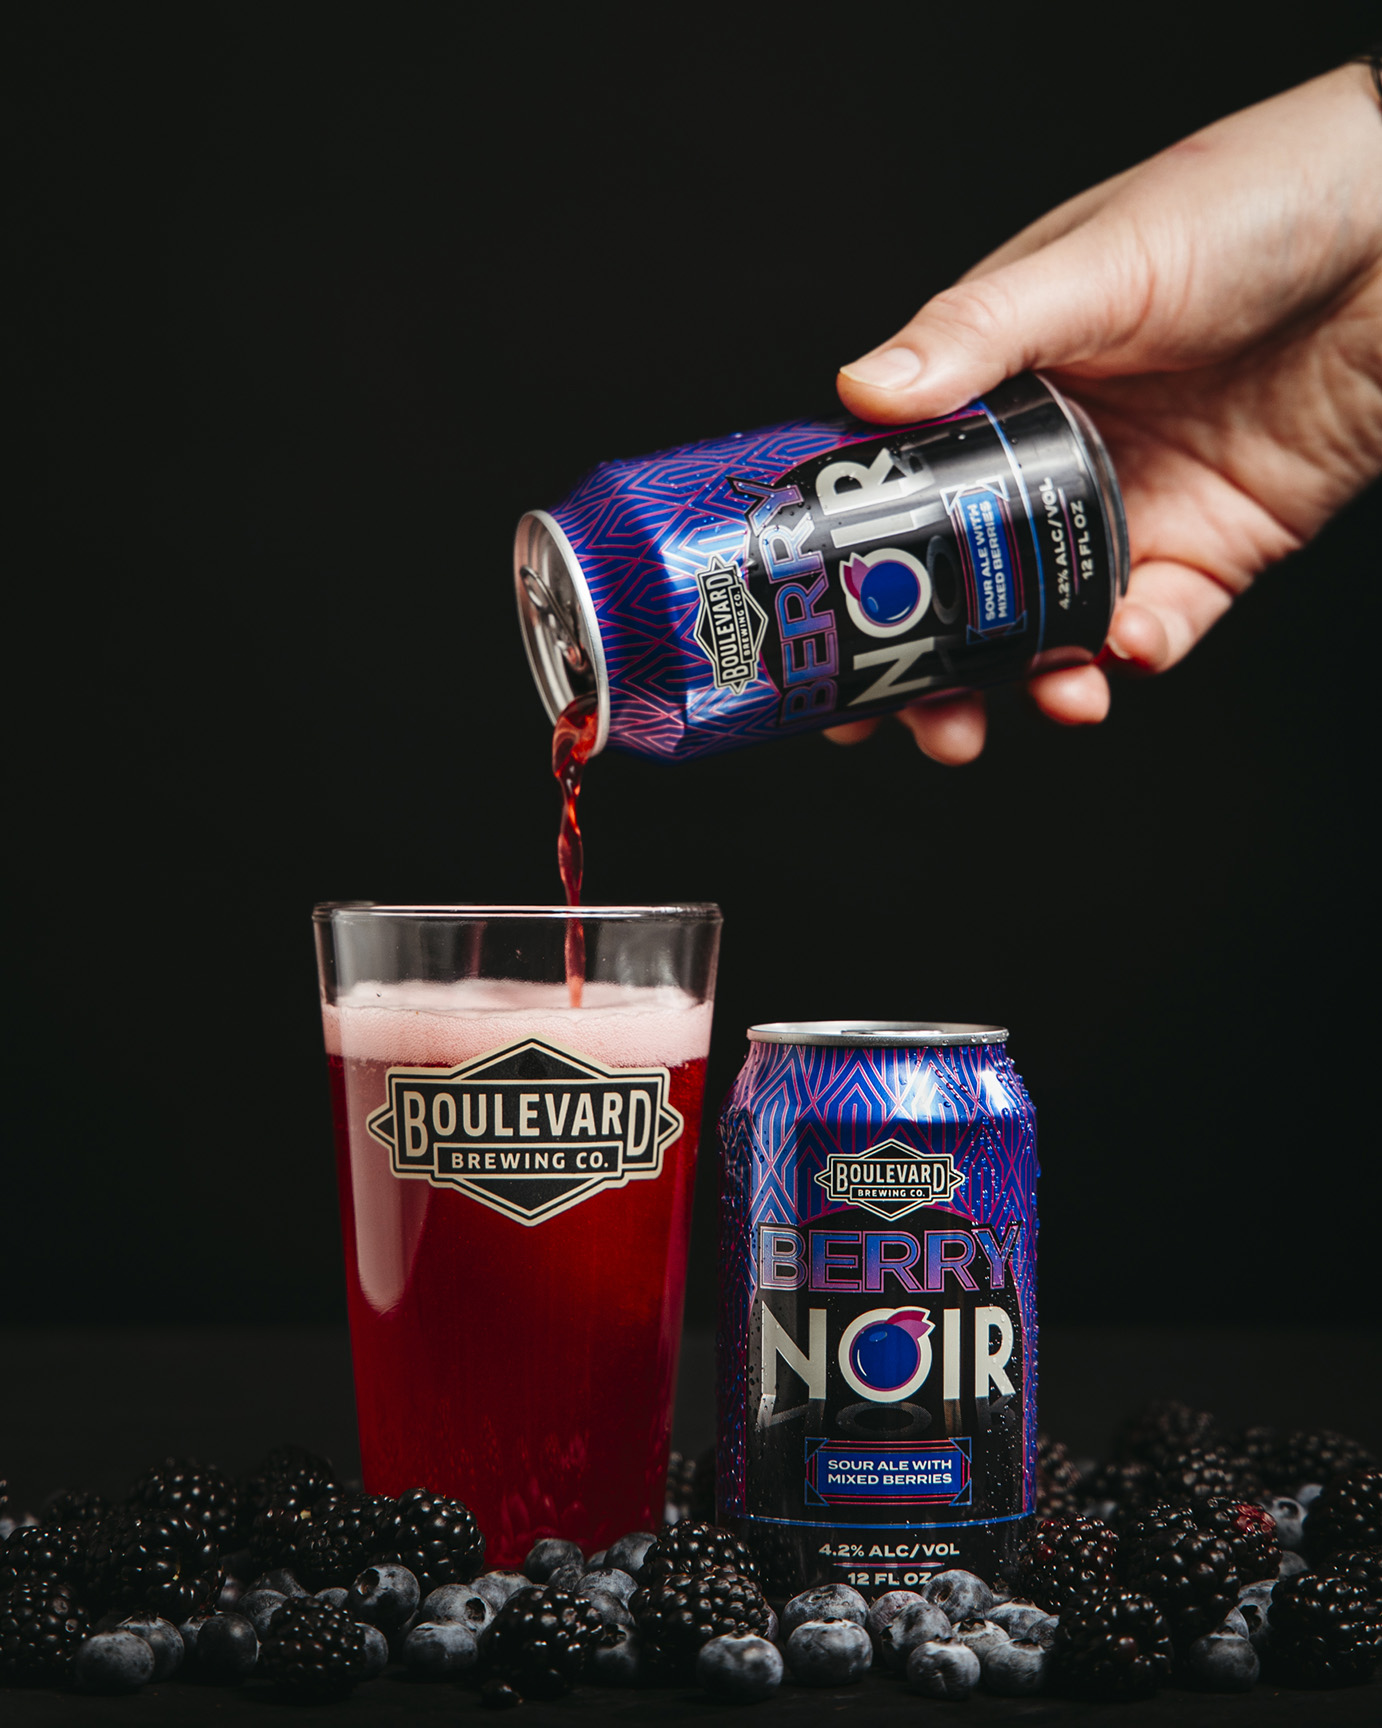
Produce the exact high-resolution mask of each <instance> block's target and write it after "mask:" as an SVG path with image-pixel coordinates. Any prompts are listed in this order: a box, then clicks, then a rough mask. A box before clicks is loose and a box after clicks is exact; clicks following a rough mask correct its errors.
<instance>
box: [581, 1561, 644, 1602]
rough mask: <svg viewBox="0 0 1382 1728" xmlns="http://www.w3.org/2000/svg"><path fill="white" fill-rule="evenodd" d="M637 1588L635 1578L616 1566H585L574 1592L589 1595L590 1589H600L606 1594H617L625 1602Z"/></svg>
mask: <svg viewBox="0 0 1382 1728" xmlns="http://www.w3.org/2000/svg"><path fill="white" fill-rule="evenodd" d="M637 1588H638V1583H637V1580H636V1579H633V1578H630V1576H629V1575H628V1573H627V1572H625V1571H622V1570H621V1569H620V1568H619V1567H618V1566H587V1567H586V1569H585V1573H584V1575H583V1576H582V1578H581V1581H580V1583H579V1584H578V1585H577V1586H576V1594H577V1595H578V1596H589V1595H590V1593H591V1591H592V1590H602V1591H603V1592H604V1593H605V1595H606V1596H617V1597H618V1598H619V1600H620V1601H621V1602H627V1601H628V1599H629V1597H630V1596H632V1595H633V1593H634V1591H635V1590H636V1589H637Z"/></svg>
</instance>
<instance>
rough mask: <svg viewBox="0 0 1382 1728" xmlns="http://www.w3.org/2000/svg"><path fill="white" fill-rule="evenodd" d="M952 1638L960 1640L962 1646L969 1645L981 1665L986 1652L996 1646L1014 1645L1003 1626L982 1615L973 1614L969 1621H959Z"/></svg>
mask: <svg viewBox="0 0 1382 1728" xmlns="http://www.w3.org/2000/svg"><path fill="white" fill-rule="evenodd" d="M951 1636H952V1637H954V1638H958V1639H959V1641H960V1643H961V1644H968V1646H969V1647H970V1649H971V1650H972V1651H973V1652H974V1654H975V1655H976V1656H977V1657H978V1658H979V1661H980V1663H981V1664H982V1662H983V1660H984V1652H985V1650H991V1649H992V1648H993V1646H994V1645H995V1644H1011V1643H1012V1638H1011V1637H1010V1636H1009V1634H1008V1633H1007V1632H1005V1631H1004V1630H1003V1628H1002V1627H1001V1626H997V1625H995V1624H994V1622H993V1621H992V1620H986V1619H985V1618H984V1617H983V1615H982V1614H971V1615H970V1617H969V1619H968V1620H961V1621H959V1622H958V1624H957V1625H956V1626H955V1628H954V1630H953V1632H952V1633H951Z"/></svg>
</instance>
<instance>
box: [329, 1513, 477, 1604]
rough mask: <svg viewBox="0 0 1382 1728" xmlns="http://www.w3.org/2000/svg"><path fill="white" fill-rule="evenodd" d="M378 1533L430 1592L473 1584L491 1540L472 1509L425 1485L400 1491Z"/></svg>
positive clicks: (380, 1523) (380, 1521)
mask: <svg viewBox="0 0 1382 1728" xmlns="http://www.w3.org/2000/svg"><path fill="white" fill-rule="evenodd" d="M378 1533H379V1540H380V1542H381V1543H382V1544H383V1545H384V1547H385V1548H387V1550H388V1552H389V1554H390V1555H391V1556H393V1557H395V1558H397V1559H398V1560H399V1561H400V1562H401V1564H402V1565H404V1566H406V1567H407V1568H408V1570H409V1571H410V1572H411V1573H412V1574H413V1576H414V1577H415V1578H416V1579H417V1581H418V1585H419V1587H420V1588H421V1591H422V1594H423V1595H424V1596H426V1595H427V1594H428V1593H429V1592H430V1591H432V1590H435V1589H437V1588H438V1586H439V1585H442V1584H465V1583H468V1582H469V1580H470V1579H472V1578H474V1577H476V1576H477V1575H478V1574H479V1573H480V1572H482V1571H483V1570H484V1565H485V1539H484V1537H483V1536H482V1535H481V1533H480V1527H479V1525H478V1524H477V1523H476V1522H475V1516H474V1514H473V1513H472V1512H471V1510H470V1508H469V1507H468V1506H465V1505H463V1504H462V1503H461V1502H460V1501H459V1500H448V1499H445V1498H444V1497H443V1496H442V1495H440V1494H429V1493H428V1492H427V1490H426V1489H425V1488H410V1489H409V1490H408V1492H407V1493H406V1494H400V1495H399V1497H398V1501H397V1505H396V1507H395V1509H394V1510H392V1511H391V1512H390V1513H383V1514H381V1516H380V1518H379V1521H378ZM348 1582H349V1579H347V1583H348Z"/></svg>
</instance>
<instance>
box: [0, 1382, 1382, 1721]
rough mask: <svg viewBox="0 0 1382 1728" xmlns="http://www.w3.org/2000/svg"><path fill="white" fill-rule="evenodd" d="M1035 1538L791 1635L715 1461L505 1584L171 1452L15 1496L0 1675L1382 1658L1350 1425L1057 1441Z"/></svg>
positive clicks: (1235, 1679)
mask: <svg viewBox="0 0 1382 1728" xmlns="http://www.w3.org/2000/svg"><path fill="white" fill-rule="evenodd" d="M1037 1483H1038V1518H1037V1522H1036V1524H1035V1526H1034V1527H1033V1528H1032V1529H1030V1530H1029V1532H1028V1534H1027V1535H1026V1537H1025V1538H1024V1539H1023V1542H1022V1544H1021V1547H1020V1548H1019V1550H1018V1551H1017V1553H1016V1554H1015V1555H1014V1557H1013V1559H1012V1561H1011V1563H1010V1564H1009V1565H1008V1566H1007V1567H1006V1568H1005V1572H1004V1576H1003V1577H1002V1578H994V1579H989V1580H985V1579H982V1578H980V1577H978V1576H976V1575H975V1574H974V1573H972V1572H967V1571H959V1570H953V1571H947V1572H938V1573H934V1574H932V1575H931V1576H930V1577H929V1578H927V1579H926V1581H925V1582H924V1583H923V1584H922V1585H921V1586H920V1587H919V1588H918V1589H916V1590H890V1591H888V1592H887V1593H886V1594H884V1595H880V1596H878V1597H876V1598H875V1600H873V1601H872V1602H868V1601H866V1600H865V1599H864V1597H863V1596H862V1595H860V1594H859V1593H858V1592H857V1591H856V1590H854V1589H852V1588H850V1587H849V1586H847V1585H843V1584H835V1583H827V1584H821V1585H818V1586H816V1587H815V1588H812V1589H809V1590H806V1591H803V1592H802V1593H800V1594H799V1595H796V1596H793V1597H792V1598H791V1599H790V1600H789V1601H787V1602H786V1603H785V1604H784V1605H783V1606H782V1608H781V1618H780V1619H779V1616H778V1614H777V1613H776V1612H774V1609H773V1607H772V1606H770V1604H769V1602H768V1600H767V1597H766V1596H765V1594H764V1588H763V1583H762V1579H761V1577H760V1568H766V1571H767V1574H768V1575H769V1576H770V1577H771V1576H772V1575H773V1574H774V1572H775V1570H776V1569H777V1568H779V1567H780V1566H781V1565H782V1563H783V1557H782V1556H781V1555H779V1554H777V1553H776V1552H775V1551H774V1550H772V1549H771V1547H770V1546H766V1547H764V1548H763V1549H762V1551H760V1552H754V1551H751V1550H750V1548H748V1547H746V1546H745V1545H744V1544H743V1543H742V1542H741V1541H740V1540H739V1539H738V1538H737V1537H736V1536H735V1535H734V1534H733V1533H732V1532H730V1531H728V1530H725V1529H721V1528H719V1527H717V1526H716V1525H715V1524H714V1523H712V1522H711V1521H710V1519H711V1517H713V1511H712V1510H711V1509H712V1508H713V1504H714V1464H713V1459H712V1458H702V1459H699V1460H696V1461H691V1460H687V1459H682V1458H677V1457H676V1456H675V1455H674V1458H673V1463H672V1467H671V1469H670V1471H669V1475H668V1489H667V1506H666V1523H665V1524H664V1526H663V1528H662V1529H661V1530H659V1531H636V1532H632V1533H630V1534H629V1535H626V1536H622V1537H620V1538H619V1540H618V1541H616V1542H613V1543H611V1544H610V1546H609V1547H608V1548H607V1549H604V1550H602V1551H601V1552H599V1553H597V1554H593V1555H589V1556H587V1555H585V1554H584V1553H583V1552H582V1550H581V1549H580V1548H579V1547H578V1546H577V1545H576V1544H575V1543H574V1542H570V1541H566V1540H563V1539H561V1538H558V1537H545V1538H543V1539H541V1540H539V1541H538V1542H536V1543H535V1544H534V1546H533V1547H532V1549H531V1550H530V1552H529V1553H528V1555H527V1557H526V1559H525V1560H524V1562H523V1568H522V1571H521V1572H510V1571H488V1572H486V1571H484V1570H483V1568H484V1562H485V1541H484V1537H483V1535H482V1534H481V1532H480V1531H479V1529H478V1528H477V1526H476V1522H475V1519H474V1517H473V1516H472V1515H471V1513H470V1511H469V1510H468V1509H467V1508H466V1507H465V1506H464V1505H463V1504H462V1503H461V1502H460V1501H458V1500H450V1499H446V1498H444V1497H443V1496H441V1495H436V1494H432V1493H429V1492H428V1491H426V1490H425V1489H422V1488H416V1489H413V1490H411V1491H410V1492H408V1493H406V1494H402V1495H400V1496H399V1497H398V1498H397V1499H389V1498H386V1497H384V1496H380V1495H371V1494H364V1493H361V1492H359V1491H356V1490H352V1489H350V1488H349V1487H347V1486H345V1485H343V1484H341V1483H340V1482H339V1481H338V1480H337V1478H336V1475H335V1472H334V1470H333V1469H332V1467H331V1465H330V1464H329V1463H328V1462H327V1461H326V1460H325V1459H323V1458H319V1457H316V1456H315V1455H313V1454H312V1453H310V1452H306V1451H303V1450H302V1449H301V1448H299V1447H291V1446H285V1447H281V1448H278V1449H277V1450H276V1451H274V1452H272V1453H270V1454H269V1456H268V1457H267V1458H265V1459H263V1460H262V1461H261V1463H260V1464H259V1465H258V1467H257V1468H256V1469H255V1470H254V1471H252V1472H251V1473H250V1474H249V1475H247V1476H245V1477H242V1478H239V1479H235V1478H232V1477H228V1476H226V1475H224V1474H223V1473H222V1472H220V1471H218V1470H216V1469H214V1468H211V1467H207V1466H202V1465H199V1464H196V1463H194V1462H192V1461H190V1460H186V1459H166V1460H165V1461H164V1462H163V1463H162V1464H160V1465H158V1466H156V1467H155V1468H153V1469H151V1470H150V1471H148V1472H147V1473H146V1474H145V1475H144V1476H142V1477H141V1478H140V1479H139V1481H138V1482H137V1483H136V1484H135V1485H134V1487H133V1489H132V1490H131V1492H130V1494H129V1495H128V1497H127V1498H126V1500H125V1501H124V1502H122V1503H120V1504H118V1505H107V1504H106V1503H105V1502H104V1501H102V1500H101V1499H100V1498H99V1497H98V1496H92V1495H76V1494H67V1493H65V1494H61V1495H56V1496H54V1497H53V1498H52V1499H50V1500H49V1501H48V1503H47V1504H46V1505H45V1507H44V1508H43V1510H42V1513H41V1514H40V1516H39V1517H37V1518H32V1517H30V1518H21V1519H17V1518H16V1517H15V1516H14V1515H13V1512H12V1509H11V1508H9V1507H8V1505H7V1503H6V1502H5V1500H4V1493H3V1484H0V1684H9V1685H19V1686H42V1685H54V1684H56V1685H65V1686H73V1687H76V1688H78V1689H81V1690H84V1691H94V1692H122V1691H133V1690H136V1689H137V1688H139V1687H140V1686H143V1685H145V1684H147V1683H149V1682H151V1681H154V1682H157V1681H160V1680H165V1679H168V1678H170V1677H171V1676H173V1675H174V1674H177V1675H178V1677H179V1678H180V1679H184V1680H190V1681H194V1682H200V1683H201V1684H203V1685H211V1686H231V1685H237V1684H239V1683H241V1682H242V1681H245V1680H251V1681H252V1682H255V1683H259V1682H267V1683H268V1685H269V1686H271V1687H272V1688H273V1689H274V1691H275V1693H276V1695H277V1696H279V1697H280V1698H282V1699H284V1700H287V1701H303V1702H330V1701H331V1700H333V1699H340V1698H343V1697H345V1696H346V1695H347V1694H348V1693H349V1692H350V1691H351V1690H352V1689H353V1688H354V1687H355V1686H356V1685H357V1684H359V1683H360V1682H363V1681H367V1680H370V1679H373V1678H374V1677H375V1676H377V1675H379V1674H381V1673H383V1672H384V1670H385V1669H386V1668H387V1667H388V1666H389V1665H390V1664H394V1665H395V1667H396V1669H398V1670H399V1671H401V1672H402V1673H403V1674H405V1675H406V1676H407V1677H408V1678H410V1679H415V1680H423V1681H436V1680H451V1681H461V1682H463V1683H466V1684H469V1685H478V1687H479V1689H480V1696H481V1699H482V1700H483V1702H484V1703H486V1704H489V1705H493V1706H495V1707H503V1706H506V1705H510V1704H515V1703H518V1702H520V1701H522V1700H523V1699H524V1698H552V1697H556V1696H559V1695H560V1694H562V1693H564V1692H566V1691H567V1690H568V1689H569V1688H570V1687H571V1686H572V1685H573V1684H576V1683H577V1682H583V1683H586V1684H592V1683H593V1684H596V1685H614V1686H631V1685H668V1684H671V1685H676V1686H685V1685H687V1684H692V1683H694V1684H699V1685H700V1686H701V1687H703V1688H704V1690H705V1691H706V1692H707V1693H708V1694H709V1695H710V1696H711V1697H713V1698H715V1699H717V1700H721V1701H725V1702H738V1703H750V1702H755V1701H758V1700H761V1699H764V1698H767V1697H769V1696H770V1695H771V1694H772V1693H773V1692H775V1691H776V1690H777V1688H778V1687H779V1686H780V1685H781V1684H782V1682H783V1680H784V1678H786V1677H790V1678H791V1679H792V1680H794V1681H795V1682H796V1683H797V1684H799V1685H805V1686H841V1685H848V1684H850V1683H852V1682H855V1681H859V1680H861V1679H862V1678H863V1677H864V1675H865V1674H867V1673H869V1672H870V1671H871V1670H881V1671H882V1672H883V1674H884V1675H891V1676H894V1677H895V1678H896V1679H898V1680H900V1681H904V1682H905V1683H906V1684H907V1685H908V1686H909V1687H910V1688H911V1689H912V1690H913V1691H915V1692H918V1693H920V1694H922V1695H923V1696H926V1697H931V1698H948V1699H958V1698H964V1697H967V1696H968V1695H969V1694H970V1693H971V1692H972V1691H974V1690H975V1689H976V1688H978V1687H982V1688H983V1689H985V1690H987V1691H990V1692H995V1693H998V1694H1000V1695H1004V1696H1010V1697H1021V1696H1025V1695H1029V1694H1034V1693H1038V1692H1057V1693H1063V1694H1065V1695H1068V1696H1073V1697H1080V1698H1090V1699H1136V1698H1143V1697H1147V1696H1150V1695H1151V1694H1152V1693H1153V1692H1155V1691H1156V1690H1157V1688H1158V1687H1159V1686H1161V1685H1162V1684H1164V1683H1166V1682H1168V1681H1171V1682H1175V1683H1178V1684H1181V1685H1185V1686H1192V1687H1195V1688H1198V1689H1200V1690H1209V1691H1223V1692H1237V1691H1246V1690H1247V1689H1248V1688H1250V1687H1251V1686H1252V1685H1253V1684H1254V1683H1255V1682H1256V1681H1257V1679H1258V1678H1259V1676H1264V1677H1265V1678H1267V1679H1268V1680H1269V1681H1270V1682H1272V1683H1273V1684H1276V1685H1288V1686H1300V1687H1332V1686H1345V1685H1351V1684H1357V1683H1360V1682H1363V1681H1367V1680H1369V1679H1371V1678H1372V1677H1373V1674H1374V1670H1375V1669H1376V1668H1377V1665H1378V1664H1379V1662H1382V1468H1380V1467H1379V1466H1378V1465H1377V1463H1376V1462H1375V1461H1374V1460H1373V1459H1372V1458H1371V1457H1370V1456H1369V1455H1368V1454H1367V1452H1366V1451H1365V1450H1364V1449H1363V1448H1362V1447H1361V1446H1359V1445H1358V1444H1357V1443H1356V1442H1354V1441H1351V1440H1348V1439H1346V1438H1345V1437H1343V1436H1341V1435H1337V1434H1329V1433H1320V1434H1288V1435H1276V1434H1273V1433H1271V1432H1269V1431H1268V1430H1265V1429H1261V1428H1253V1429H1249V1430H1247V1431H1246V1432H1244V1433H1242V1434H1240V1435H1237V1436H1231V1435H1225V1434H1224V1433H1222V1432H1221V1431H1220V1430H1219V1428H1218V1426H1217V1424H1216V1423H1215V1422H1214V1420H1213V1418H1212V1417H1210V1416H1208V1415H1206V1414H1205V1413H1204V1412H1201V1411H1195V1410H1191V1409H1189V1408H1188V1407H1186V1406H1184V1405H1180V1404H1173V1403H1162V1404H1157V1405H1153V1406H1150V1407H1148V1408H1147V1409H1146V1410H1143V1411H1141V1412H1139V1413H1138V1414H1137V1415H1136V1416H1135V1417H1134V1418H1132V1419H1131V1420H1130V1421H1128V1422H1127V1423H1125V1424H1124V1425H1123V1427H1122V1429H1121V1430H1120V1431H1119V1434H1118V1437H1117V1441H1116V1446H1115V1451H1114V1455H1113V1457H1112V1458H1111V1459H1109V1460H1108V1461H1106V1462H1105V1463H1103V1464H1099V1465H1095V1464H1092V1463H1091V1464H1081V1463H1079V1462H1077V1461H1075V1460H1073V1459H1072V1458H1071V1457H1070V1456H1069V1454H1068V1453H1067V1451H1066V1450H1065V1448H1064V1447H1062V1446H1061V1445H1059V1444H1058V1443H1054V1442H1051V1441H1049V1440H1046V1439H1045V1438H1043V1439H1042V1440H1041V1442H1040V1445H1039V1451H1038V1471H1037Z"/></svg>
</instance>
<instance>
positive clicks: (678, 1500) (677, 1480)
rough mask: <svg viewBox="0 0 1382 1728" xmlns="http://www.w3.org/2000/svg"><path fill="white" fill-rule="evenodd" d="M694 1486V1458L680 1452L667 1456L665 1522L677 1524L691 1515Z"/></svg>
mask: <svg viewBox="0 0 1382 1728" xmlns="http://www.w3.org/2000/svg"><path fill="white" fill-rule="evenodd" d="M695 1488H696V1460H695V1459H694V1458H683V1456H682V1455H681V1453H680V1452H671V1453H669V1454H668V1456H667V1487H666V1491H665V1498H666V1502H667V1519H666V1521H667V1523H669V1524H678V1523H680V1522H681V1520H682V1519H683V1518H689V1517H690V1516H691V1496H692V1494H693V1493H694V1492H695Z"/></svg>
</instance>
